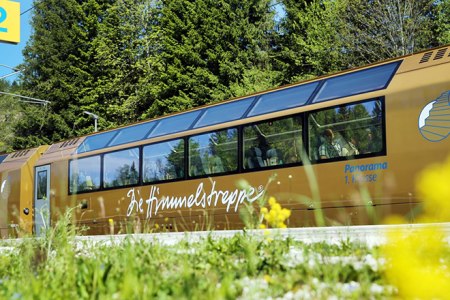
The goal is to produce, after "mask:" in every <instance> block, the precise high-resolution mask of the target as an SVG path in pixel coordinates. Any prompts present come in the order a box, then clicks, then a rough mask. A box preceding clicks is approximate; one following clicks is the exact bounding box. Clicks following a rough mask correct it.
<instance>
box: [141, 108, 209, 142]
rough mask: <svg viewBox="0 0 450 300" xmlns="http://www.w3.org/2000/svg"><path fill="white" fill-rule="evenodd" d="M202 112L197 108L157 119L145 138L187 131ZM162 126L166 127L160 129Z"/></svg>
mask: <svg viewBox="0 0 450 300" xmlns="http://www.w3.org/2000/svg"><path fill="white" fill-rule="evenodd" d="M202 114H203V109H199V110H193V111H185V112H183V113H180V114H177V115H173V116H169V117H166V118H163V119H159V120H158V124H156V126H155V127H153V129H152V130H151V131H150V132H149V133H148V134H147V139H151V138H155V137H159V136H163V135H170V134H174V133H178V132H182V131H187V130H188V129H190V128H191V127H192V126H193V124H194V123H195V122H196V120H197V119H198V118H199V117H200V116H201V115H202ZM164 126H167V127H166V128H165V129H163V130H161V128H162V127H164ZM167 128H169V129H168V130H167Z"/></svg>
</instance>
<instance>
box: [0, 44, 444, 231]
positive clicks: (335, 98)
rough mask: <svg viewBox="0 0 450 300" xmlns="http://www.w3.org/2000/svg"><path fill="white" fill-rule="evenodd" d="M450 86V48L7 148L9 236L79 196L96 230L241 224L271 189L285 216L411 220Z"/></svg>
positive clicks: (0, 216) (295, 221) (295, 219)
mask: <svg viewBox="0 0 450 300" xmlns="http://www.w3.org/2000/svg"><path fill="white" fill-rule="evenodd" d="M449 94H450V46H444V47H440V48H437V49H432V50H427V51H424V52H421V53H417V54H414V55H409V56H404V57H400V58H396V59H392V60H388V61H384V62H381V63H377V64H372V65H369V66H365V67H362V68H357V69H352V70H349V71H345V72H341V73H338V74H333V75H329V76H324V77H320V78H317V79H314V80H310V81H305V82H300V83H296V84H293V85H288V86H283V87H280V88H278V89H274V90H269V91H265V92H261V93H257V94H254V95H249V96H246V97H242V98H237V99H231V100H229V101H224V102H221V103H217V104H214V105H209V106H204V107H199V108H196V109H192V110H189V111H186V112H183V113H178V114H173V115H169V116H165V117H162V118H158V119H153V120H148V121H145V122H141V123H137V124H133V125H130V126H124V127H121V128H117V129H114V130H109V131H104V132H100V133H95V134H92V135H88V136H82V137H78V138H74V139H71V140H67V141H63V142H59V143H56V144H53V145H46V146H41V147H38V148H34V149H28V150H22V151H17V152H14V153H10V154H5V155H2V156H0V162H1V163H0V208H1V209H0V231H1V236H2V237H8V236H17V235H20V234H22V233H34V234H37V235H39V234H41V233H42V232H43V230H44V229H45V228H48V227H49V226H51V225H52V224H54V222H55V221H56V220H57V219H58V218H59V216H60V215H61V214H62V213H63V212H64V211H66V210H67V209H68V208H74V207H76V208H75V209H74V214H75V218H74V222H76V224H77V225H79V226H85V227H86V228H87V230H86V233H87V234H105V233H110V232H112V231H113V232H115V233H117V232H133V231H137V232H139V231H143V230H152V229H153V230H154V229H156V228H158V229H159V230H169V231H184V230H223V229H236V228H242V227H243V226H244V224H243V222H242V219H241V217H240V213H241V214H242V212H243V211H245V210H246V209H248V207H249V206H255V207H258V205H261V199H264V197H266V196H273V197H275V198H276V199H277V201H278V202H279V203H280V204H281V205H282V206H283V207H286V208H289V209H291V211H292V215H291V217H290V218H289V221H288V226H290V227H300V226H317V225H334V224H341V225H342V224H345V225H360V224H376V223H380V222H382V220H383V219H384V218H385V217H386V216H389V215H391V214H401V215H404V216H406V217H407V218H408V220H409V221H410V222H414V220H415V217H416V216H417V214H419V213H420V203H421V199H419V198H418V197H417V196H416V193H415V177H416V174H418V172H420V171H421V170H422V169H423V168H424V167H425V166H427V165H429V164H430V163H435V162H442V161H443V160H444V159H445V157H446V156H447V155H448V154H449V149H450V147H449V146H450V139H449V138H448V135H449V133H450V100H449ZM317 216H322V217H323V218H322V219H321V221H320V220H318V218H317Z"/></svg>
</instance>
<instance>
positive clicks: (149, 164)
mask: <svg viewBox="0 0 450 300" xmlns="http://www.w3.org/2000/svg"><path fill="white" fill-rule="evenodd" d="M143 155H144V165H143V173H144V174H143V175H144V183H148V182H154V181H162V180H171V179H178V178H183V176H184V140H182V139H179V140H174V141H169V142H164V143H158V144H154V145H149V146H146V147H144V152H143Z"/></svg>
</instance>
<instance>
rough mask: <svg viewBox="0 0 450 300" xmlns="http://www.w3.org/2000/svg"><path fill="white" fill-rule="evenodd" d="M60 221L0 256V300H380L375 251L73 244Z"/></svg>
mask: <svg viewBox="0 0 450 300" xmlns="http://www.w3.org/2000/svg"><path fill="white" fill-rule="evenodd" d="M69 224H70V223H69V222H67V221H64V219H63V220H61V221H60V222H59V223H58V224H57V225H56V226H55V228H53V229H51V230H49V231H48V232H47V234H46V236H45V237H44V238H42V239H25V240H24V241H23V242H22V243H21V244H20V245H19V246H16V248H15V250H14V251H11V252H4V253H1V254H0V299H267V298H270V297H272V298H280V299H302V298H304V299H310V298H316V299H317V298H319V299H323V298H328V297H331V296H337V297H338V298H345V299H362V298H372V299H385V298H387V297H388V298H389V297H391V296H393V295H394V293H395V289H393V288H392V287H390V286H389V285H388V284H387V283H386V282H385V280H384V279H383V277H382V272H383V265H384V264H383V260H382V259H380V258H379V254H378V250H377V249H376V248H368V247H367V246H365V245H362V244H355V243H349V242H342V243H341V244H338V245H331V244H327V243H316V244H304V243H301V242H298V241H294V240H292V239H290V238H287V239H286V238H281V237H277V236H276V235H259V236H255V235H250V234H247V233H245V232H243V233H242V234H238V235H236V236H234V237H232V238H212V237H208V238H205V239H203V240H201V241H199V242H189V241H187V240H184V241H182V242H180V243H178V244H176V245H170V246H169V245H164V244H162V243H159V242H145V241H142V240H134V239H132V238H129V239H125V241H123V242H122V243H120V244H116V245H106V244H97V245H93V244H89V243H88V242H85V243H84V244H83V245H80V244H77V243H75V240H74V239H75V235H76V231H75V230H74V229H73V228H72V227H71V226H70V225H69Z"/></svg>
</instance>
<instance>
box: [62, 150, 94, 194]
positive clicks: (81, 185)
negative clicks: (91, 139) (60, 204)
mask: <svg viewBox="0 0 450 300" xmlns="http://www.w3.org/2000/svg"><path fill="white" fill-rule="evenodd" d="M69 180H70V185H69V192H70V193H71V194H73V193H78V192H85V191H93V190H98V189H99V188H100V156H99V155H97V156H91V157H86V158H80V159H75V160H71V161H70V163H69Z"/></svg>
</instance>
